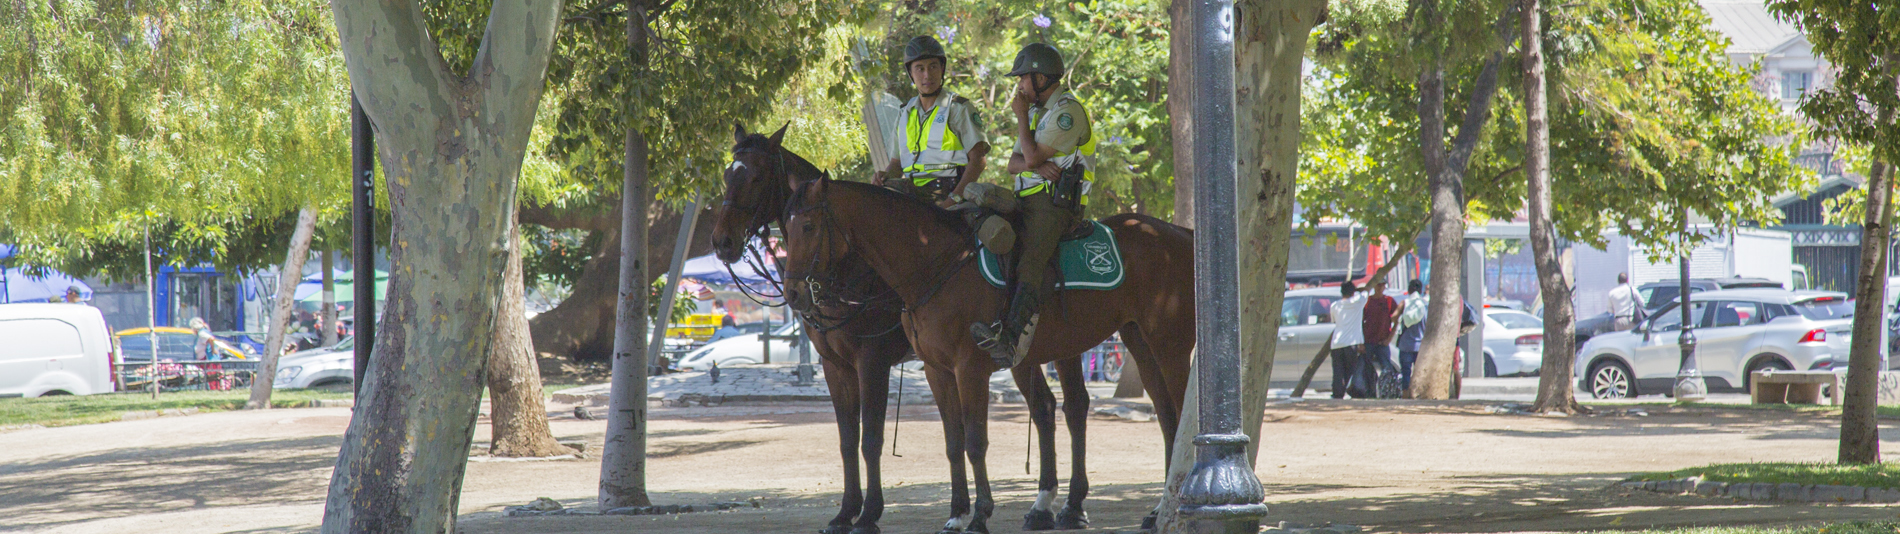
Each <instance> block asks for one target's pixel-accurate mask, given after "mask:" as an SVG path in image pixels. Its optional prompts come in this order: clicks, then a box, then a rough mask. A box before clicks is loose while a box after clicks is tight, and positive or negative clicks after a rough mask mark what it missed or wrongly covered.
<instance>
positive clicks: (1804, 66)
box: [1702, 0, 1834, 114]
mask: <svg viewBox="0 0 1900 534" xmlns="http://www.w3.org/2000/svg"><path fill="white" fill-rule="evenodd" d="M1702 9H1703V10H1704V11H1706V12H1708V14H1709V18H1710V19H1713V23H1714V26H1715V29H1716V30H1717V31H1720V32H1722V35H1725V36H1727V37H1728V38H1729V47H1728V58H1729V61H1732V62H1734V63H1736V64H1737V65H1759V68H1760V70H1759V71H1757V72H1756V75H1755V90H1757V91H1761V92H1762V94H1764V95H1767V96H1768V97H1769V98H1773V99H1776V100H1779V101H1780V102H1781V109H1782V111H1785V112H1788V113H1790V114H1793V113H1795V106H1797V105H1799V104H1800V103H1801V101H1800V99H1801V95H1803V94H1806V93H1808V92H1810V91H1813V90H1814V89H1817V88H1825V87H1828V86H1830V85H1832V83H1833V81H1834V80H1833V76H1832V75H1830V74H1829V73H1828V70H1829V69H1828V64H1827V62H1826V61H1825V60H1822V59H1821V58H1818V57H1815V55H1814V50H1813V49H1812V48H1811V47H1810V46H1809V45H1808V38H1807V36H1805V35H1803V34H1802V33H1801V30H1798V29H1796V28H1795V26H1794V24H1791V23H1788V22H1785V21H1782V20H1778V19H1776V18H1775V17H1774V15H1771V14H1769V13H1768V8H1767V5H1766V4H1765V3H1764V2H1762V1H1761V0H1703V1H1702Z"/></svg>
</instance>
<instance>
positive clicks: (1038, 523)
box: [1023, 510, 1056, 530]
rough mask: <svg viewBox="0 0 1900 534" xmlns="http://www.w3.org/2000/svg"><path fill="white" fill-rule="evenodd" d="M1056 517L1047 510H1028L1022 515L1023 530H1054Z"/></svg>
mask: <svg viewBox="0 0 1900 534" xmlns="http://www.w3.org/2000/svg"><path fill="white" fill-rule="evenodd" d="M1055 529H1056V515H1055V514H1052V513H1049V511H1048V510H1030V511H1029V513H1027V514H1023V530H1055Z"/></svg>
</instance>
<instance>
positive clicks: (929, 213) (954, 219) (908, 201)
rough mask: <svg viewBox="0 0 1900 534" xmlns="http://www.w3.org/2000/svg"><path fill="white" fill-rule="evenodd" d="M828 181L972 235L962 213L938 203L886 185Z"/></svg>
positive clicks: (962, 234) (952, 229)
mask: <svg viewBox="0 0 1900 534" xmlns="http://www.w3.org/2000/svg"><path fill="white" fill-rule="evenodd" d="M828 183H829V185H830V186H832V187H844V188H847V189H851V190H852V191H856V192H861V193H864V194H866V195H870V196H872V197H876V198H878V199H880V200H884V201H887V202H890V203H893V204H897V205H899V206H901V209H908V210H912V211H916V212H918V213H919V214H920V215H919V216H920V217H923V218H928V219H932V220H934V222H936V223H937V224H939V225H941V226H943V227H944V228H945V229H947V230H949V231H951V232H955V233H956V234H957V235H960V236H964V237H970V236H971V235H972V233H971V232H972V230H970V225H969V224H968V223H965V222H964V221H963V216H962V215H958V214H956V213H955V212H952V211H950V210H946V209H943V208H939V207H937V206H936V205H934V204H931V203H929V202H924V201H922V200H918V199H917V198H916V197H912V196H910V195H906V194H903V193H899V192H896V191H892V190H890V189H886V188H884V187H879V186H876V185H871V184H867V183H861V182H851V181H845V180H831V181H829V182H828ZM867 216H871V217H876V216H878V215H876V214H872V215H867Z"/></svg>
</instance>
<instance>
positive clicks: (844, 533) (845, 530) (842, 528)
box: [818, 525, 851, 534]
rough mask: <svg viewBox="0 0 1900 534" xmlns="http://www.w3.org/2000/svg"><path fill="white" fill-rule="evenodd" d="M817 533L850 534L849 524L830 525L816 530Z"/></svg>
mask: <svg viewBox="0 0 1900 534" xmlns="http://www.w3.org/2000/svg"><path fill="white" fill-rule="evenodd" d="M818 534H851V525H831V526H828V527H825V529H824V530H820V531H818Z"/></svg>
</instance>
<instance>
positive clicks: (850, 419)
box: [819, 359, 877, 534]
mask: <svg viewBox="0 0 1900 534" xmlns="http://www.w3.org/2000/svg"><path fill="white" fill-rule="evenodd" d="M824 366H825V385H826V386H828V387H829V388H830V390H831V391H830V393H831V410H832V412H833V414H835V415H836V416H837V417H838V453H839V455H840V456H843V457H844V499H843V502H841V503H840V505H839V506H838V515H837V517H833V518H831V522H830V523H828V524H827V525H826V526H825V529H824V530H821V531H819V532H821V533H823V534H846V533H847V532H849V531H850V530H851V521H852V520H853V519H856V518H857V517H858V512H859V511H860V510H862V509H863V506H864V493H863V492H862V491H861V490H860V489H859V486H858V440H859V437H860V435H859V426H858V415H859V411H858V384H857V380H858V377H857V373H855V372H852V370H851V369H846V368H843V367H842V366H839V365H837V364H835V363H832V361H831V360H830V359H825V360H824ZM876 472H877V471H876V467H873V468H872V473H873V474H872V475H871V476H872V477H873V478H872V480H873V481H874V482H872V484H876V482H875V480H877V479H876V478H875V477H876V476H877V475H876Z"/></svg>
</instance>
